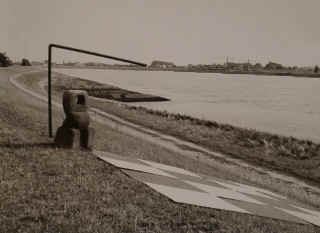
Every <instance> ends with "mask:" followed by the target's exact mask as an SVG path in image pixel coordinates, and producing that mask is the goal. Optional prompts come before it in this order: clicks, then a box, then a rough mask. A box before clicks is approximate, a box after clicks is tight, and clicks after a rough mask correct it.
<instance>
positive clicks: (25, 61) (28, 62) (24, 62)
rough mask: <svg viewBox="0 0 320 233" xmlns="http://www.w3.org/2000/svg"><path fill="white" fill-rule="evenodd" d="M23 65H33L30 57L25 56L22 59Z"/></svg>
mask: <svg viewBox="0 0 320 233" xmlns="http://www.w3.org/2000/svg"><path fill="white" fill-rule="evenodd" d="M21 65H22V66H31V63H30V61H29V60H28V59H26V58H23V59H22V61H21Z"/></svg>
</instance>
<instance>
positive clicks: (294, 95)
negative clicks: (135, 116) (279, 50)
mask: <svg viewBox="0 0 320 233" xmlns="http://www.w3.org/2000/svg"><path fill="white" fill-rule="evenodd" d="M56 71H58V72H61V73H64V74H68V75H73V76H77V77H81V78H85V79H90V80H94V81H98V82H102V83H107V84H111V85H115V86H118V87H121V88H125V89H129V90H132V91H138V92H143V93H148V94H154V95H159V96H163V97H167V98H169V99H171V101H169V102H152V103H151V102H149V103H134V104H133V105H137V106H145V107H148V108H152V109H159V110H167V111H169V112H174V113H183V114H187V115H191V116H194V117H198V118H201V119H207V120H214V121H217V122H220V123H228V124H232V125H236V126H240V127H245V128H251V129H257V130H259V131H266V132H271V133H277V134H281V135H286V136H294V137H298V138H303V139H311V140H313V141H316V142H320V122H319V120H320V95H319V94H318V93H319V90H320V79H312V78H293V77H276V76H255V75H234V74H216V73H189V72H170V71H153V72H151V71H149V72H146V71H131V70H130V71H123V70H93V69H57V70H56Z"/></svg>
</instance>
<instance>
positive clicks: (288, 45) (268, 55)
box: [0, 0, 320, 65]
mask: <svg viewBox="0 0 320 233" xmlns="http://www.w3.org/2000/svg"><path fill="white" fill-rule="evenodd" d="M0 2H1V6H0V15H1V20H0V26H1V29H4V32H7V33H3V32H2V33H1V37H0V51H6V52H7V54H8V55H9V56H10V57H12V58H13V59H21V58H22V57H26V58H29V59H31V60H44V59H46V57H47V46H48V44H49V43H58V44H63V45H69V46H73V47H78V48H82V49H88V50H93V51H98V52H102V53H106V54H109V55H113V56H120V57H123V58H129V59H134V60H138V61H141V62H146V63H150V62H151V61H152V60H154V59H159V60H167V61H172V62H175V63H176V64H189V63H192V64H200V63H206V64H211V63H214V62H223V61H225V59H226V56H229V57H231V58H233V59H234V60H235V61H238V60H239V61H246V60H247V59H250V60H251V61H252V62H253V61H260V62H262V63H265V62H267V61H269V60H272V61H276V62H281V63H283V64H287V65H315V64H320V27H319V22H320V16H319V15H320V14H319V13H320V1H319V0H304V1H303V0H0ZM55 54H56V56H55V57H58V58H59V59H63V60H66V61H69V60H74V61H75V60H80V61H89V60H94V59H93V58H91V57H87V56H84V55H79V54H72V55H70V53H68V54H65V53H62V52H56V53H55ZM231 60H232V59H231Z"/></svg>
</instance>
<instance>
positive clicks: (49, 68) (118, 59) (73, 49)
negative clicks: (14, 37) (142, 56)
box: [48, 44, 147, 137]
mask: <svg viewBox="0 0 320 233" xmlns="http://www.w3.org/2000/svg"><path fill="white" fill-rule="evenodd" d="M52 48H58V49H64V50H69V51H74V52H78V53H84V54H89V55H93V56H96V57H103V58H108V59H112V60H116V61H121V62H126V63H130V64H134V65H138V66H143V67H146V66H147V65H146V64H144V63H140V62H136V61H132V60H127V59H123V58H119V57H113V56H109V55H105V54H102V53H96V52H91V51H87V50H83V49H77V48H72V47H68V46H63V45H58V44H50V45H49V47H48V127H49V137H52V101H51V60H52Z"/></svg>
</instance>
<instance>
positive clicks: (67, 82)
mask: <svg viewBox="0 0 320 233" xmlns="http://www.w3.org/2000/svg"><path fill="white" fill-rule="evenodd" d="M54 89H56V90H60V91H61V90H68V89H78V90H85V91H87V92H88V93H89V95H90V96H93V97H97V98H103V99H109V100H116V101H121V102H151V101H168V100H169V99H167V98H164V97H160V96H155V95H149V94H142V93H139V92H134V91H129V90H126V89H122V88H119V87H116V86H112V85H107V84H102V83H98V82H94V81H87V80H85V79H80V78H76V77H74V78H73V79H64V81H63V82H60V79H57V80H55V85H54Z"/></svg>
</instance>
